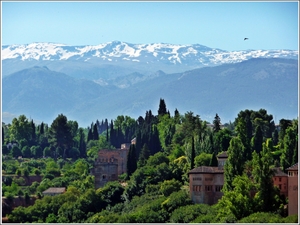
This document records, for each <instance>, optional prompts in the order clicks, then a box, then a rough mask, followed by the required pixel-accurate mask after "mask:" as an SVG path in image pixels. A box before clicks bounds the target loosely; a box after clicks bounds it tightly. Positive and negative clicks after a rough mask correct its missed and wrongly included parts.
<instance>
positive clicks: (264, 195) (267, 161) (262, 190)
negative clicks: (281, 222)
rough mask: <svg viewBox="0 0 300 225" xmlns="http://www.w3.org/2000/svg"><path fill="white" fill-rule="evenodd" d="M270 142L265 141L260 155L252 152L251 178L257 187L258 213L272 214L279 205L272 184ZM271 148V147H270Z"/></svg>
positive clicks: (272, 172)
mask: <svg viewBox="0 0 300 225" xmlns="http://www.w3.org/2000/svg"><path fill="white" fill-rule="evenodd" d="M271 143H272V141H271V140H270V139H267V141H266V142H265V143H263V147H262V151H261V153H260V154H257V153H256V152H255V151H254V152H253V156H252V157H253V160H252V161H253V177H254V180H255V182H256V183H257V185H258V187H257V188H258V192H257V193H256V196H255V197H256V198H257V201H258V204H257V207H258V211H261V212H274V211H276V210H277V209H279V206H280V204H281V201H280V198H279V197H276V195H278V194H276V190H275V188H274V184H273V179H272V177H273V175H274V171H273V170H272V167H273V166H272V165H273V158H272V155H271V149H270V144H271ZM271 146H272V145H271Z"/></svg>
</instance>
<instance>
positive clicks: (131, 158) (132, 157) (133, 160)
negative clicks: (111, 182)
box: [126, 145, 137, 177]
mask: <svg viewBox="0 0 300 225" xmlns="http://www.w3.org/2000/svg"><path fill="white" fill-rule="evenodd" d="M126 163H127V175H128V177H130V176H131V174H132V173H134V171H135V170H136V169H137V154H136V149H135V145H130V148H129V152H128V155H127V162H126Z"/></svg>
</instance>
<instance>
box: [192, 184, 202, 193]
mask: <svg viewBox="0 0 300 225" xmlns="http://www.w3.org/2000/svg"><path fill="white" fill-rule="evenodd" d="M193 191H195V192H200V191H201V185H193Z"/></svg>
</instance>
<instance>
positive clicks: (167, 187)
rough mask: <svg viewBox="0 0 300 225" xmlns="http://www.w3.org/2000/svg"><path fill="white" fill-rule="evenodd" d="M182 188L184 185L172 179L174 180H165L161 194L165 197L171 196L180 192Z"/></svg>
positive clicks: (161, 187) (161, 186)
mask: <svg viewBox="0 0 300 225" xmlns="http://www.w3.org/2000/svg"><path fill="white" fill-rule="evenodd" d="M181 186H182V183H181V182H179V181H177V180H175V179H172V180H165V181H164V182H163V183H162V184H161V185H160V192H161V193H162V194H163V195H164V196H166V197H167V196H169V195H170V194H172V193H173V192H176V191H179V190H180V187H181Z"/></svg>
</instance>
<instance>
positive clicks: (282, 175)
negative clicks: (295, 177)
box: [273, 167, 288, 177]
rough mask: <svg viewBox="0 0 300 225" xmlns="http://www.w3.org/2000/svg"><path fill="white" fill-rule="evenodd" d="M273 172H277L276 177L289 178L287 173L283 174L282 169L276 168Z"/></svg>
mask: <svg viewBox="0 0 300 225" xmlns="http://www.w3.org/2000/svg"><path fill="white" fill-rule="evenodd" d="M273 170H274V171H275V173H274V176H277V177H287V176H288V175H287V174H286V173H285V172H283V171H282V170H281V168H280V167H275V168H273Z"/></svg>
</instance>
